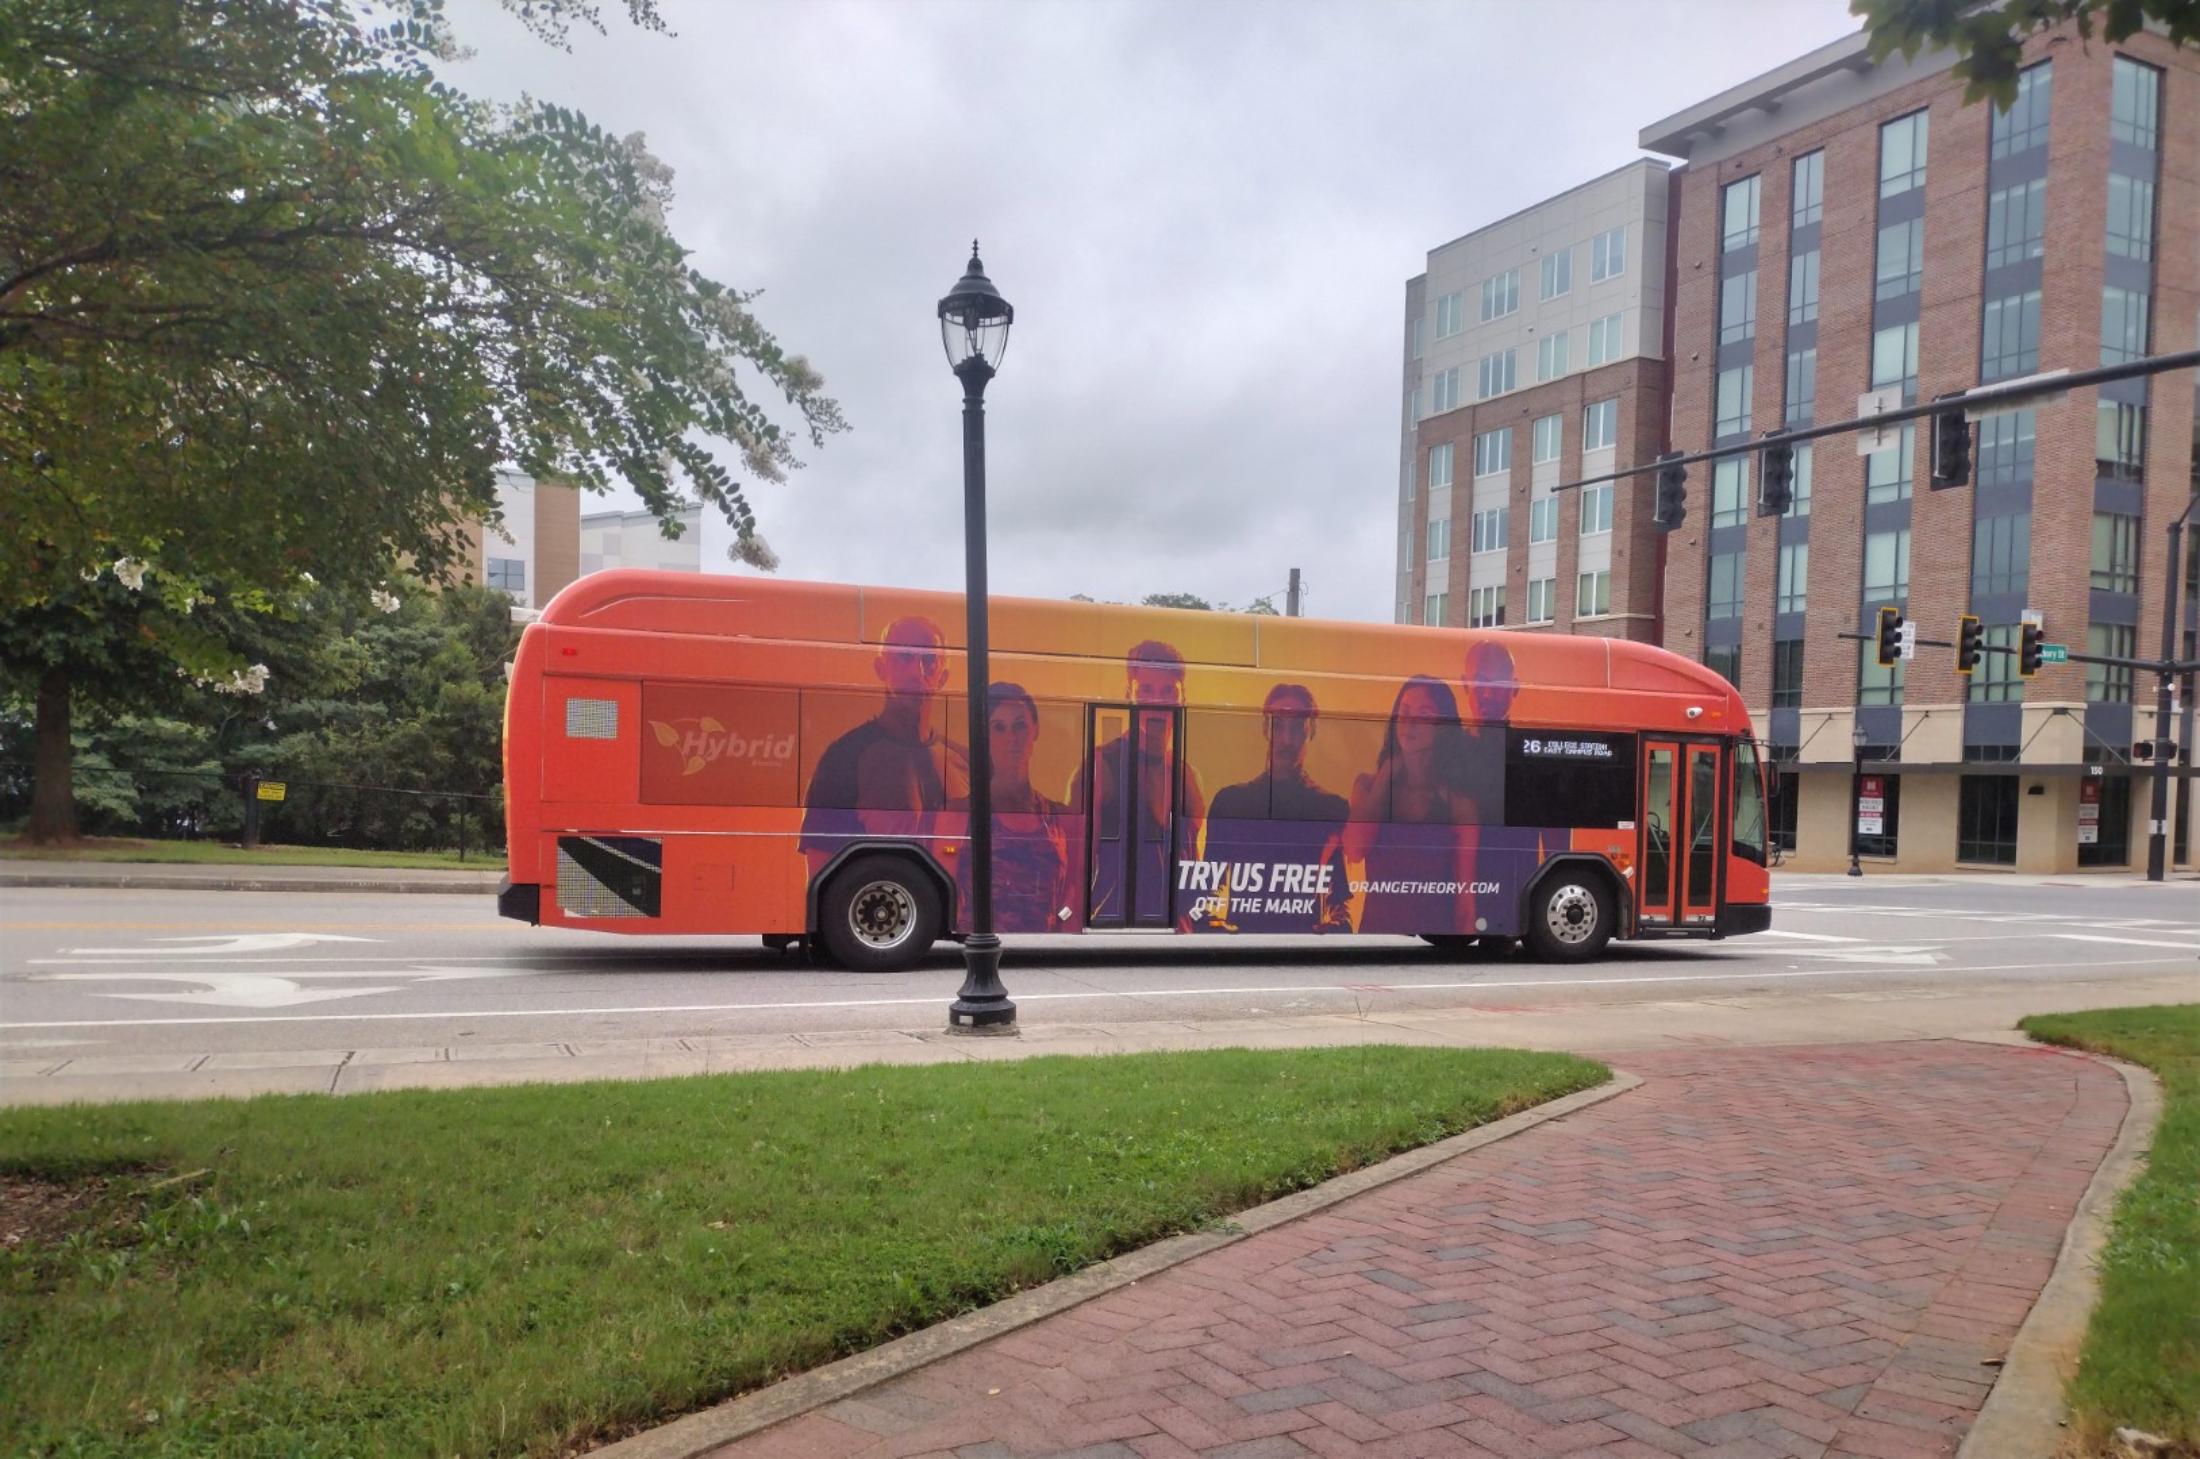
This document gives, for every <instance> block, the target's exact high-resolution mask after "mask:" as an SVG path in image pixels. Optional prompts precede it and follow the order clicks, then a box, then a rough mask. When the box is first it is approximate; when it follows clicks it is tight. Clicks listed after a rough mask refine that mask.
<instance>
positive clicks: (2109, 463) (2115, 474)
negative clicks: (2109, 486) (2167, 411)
mask: <svg viewBox="0 0 2200 1459" xmlns="http://www.w3.org/2000/svg"><path fill="white" fill-rule="evenodd" d="M2146 458H2147V408H2146V407H2145V406H2143V405H2136V404H2134V403H2132V402H2131V401H2128V400H2104V401H2102V402H2101V403H2100V405H2099V407H2098V408H2097V409H2096V410H2095V413H2094V441H2093V469H2094V470H2095V471H2096V472H2098V473H2099V474H2100V475H2102V476H2107V477H2112V478H2114V479H2115V480H2117V481H2144V480H2145V479H2146ZM2194 459H2195V460H2200V455H2196V456H2195V457H2194Z"/></svg>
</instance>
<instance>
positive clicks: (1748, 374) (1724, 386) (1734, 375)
mask: <svg viewBox="0 0 2200 1459" xmlns="http://www.w3.org/2000/svg"><path fill="white" fill-rule="evenodd" d="M1756 375H1757V370H1756V367H1755V366H1754V365H1744V366H1742V367H1741V368H1740V369H1738V370H1721V371H1720V372H1719V389H1718V416H1717V419H1716V420H1715V422H1714V423H1713V425H1712V428H1711V433H1712V434H1713V435H1714V436H1735V435H1747V434H1748V433H1749V419H1750V415H1751V412H1752V409H1753V404H1752V401H1751V398H1750V397H1751V394H1752V391H1753V389H1754V387H1755V383H1756Z"/></svg>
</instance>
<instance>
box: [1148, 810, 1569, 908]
mask: <svg viewBox="0 0 2200 1459" xmlns="http://www.w3.org/2000/svg"><path fill="white" fill-rule="evenodd" d="M1308 829H1309V828H1308V826H1307V824H1306V823H1303V822H1301V823H1292V822H1283V821H1253V820H1219V821H1210V822H1208V825H1207V847H1208V854H1207V855H1206V857H1204V858H1203V859H1201V860H1199V861H1196V862H1185V863H1182V864H1181V865H1179V867H1178V868H1177V906H1178V909H1179V911H1181V912H1183V913H1185V914H1186V915H1188V916H1189V917H1190V919H1191V930H1192V931H1194V932H1204V933H1213V932H1223V933H1229V932H1270V933H1272V932H1375V933H1389V934H1394V935H1405V936H1421V935H1424V934H1428V935H1443V934H1464V935H1467V936H1474V935H1477V934H1479V935H1483V936H1489V937H1517V936H1518V935H1519V934H1520V915H1521V914H1520V905H1521V893H1522V892H1523V891H1524V890H1525V889H1526V887H1527V885H1528V883H1529V882H1530V881H1531V880H1533V879H1534V876H1535V873H1536V871H1537V869H1538V868H1540V867H1541V866H1542V865H1543V863H1544V861H1545V860H1546V859H1547V858H1548V857H1549V856H1551V855H1554V854H1556V853H1557V852H1560V851H1563V850H1565V849H1567V847H1568V845H1569V837H1570V835H1571V834H1572V833H1571V832H1569V831H1565V830H1560V829H1553V828H1548V827H1535V826H1471V825H1469V826H1453V825H1411V824H1402V823H1397V822H1373V823H1365V824H1360V825H1355V826H1351V827H1344V828H1339V830H1338V831H1337V832H1336V833H1335V836H1334V838H1333V839H1332V840H1331V841H1330V842H1329V843H1328V844H1327V845H1317V844H1316V843H1313V842H1311V841H1310V840H1309V839H1308V837H1307V832H1308ZM1309 846H1313V847H1314V849H1313V850H1312V852H1311V854H1310V853H1309V849H1308V848H1309ZM1347 846H1348V847H1350V848H1351V849H1350V851H1349V852H1347V851H1344V850H1342V849H1341V848H1342V847H1347ZM1218 851H1219V852H1220V853H1221V854H1219V855H1218V854H1217V853H1218ZM1324 888H1327V890H1324Z"/></svg>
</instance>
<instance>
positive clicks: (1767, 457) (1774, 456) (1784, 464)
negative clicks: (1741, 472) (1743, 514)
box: [1757, 441, 1795, 517]
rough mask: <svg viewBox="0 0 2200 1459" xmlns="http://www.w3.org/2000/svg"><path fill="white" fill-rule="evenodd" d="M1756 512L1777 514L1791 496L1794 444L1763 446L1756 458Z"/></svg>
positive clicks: (1775, 515)
mask: <svg viewBox="0 0 2200 1459" xmlns="http://www.w3.org/2000/svg"><path fill="white" fill-rule="evenodd" d="M1757 481H1758V488H1757V515H1758V516H1760V517H1777V516H1780V515H1781V514H1783V513H1784V512H1786V511H1787V509H1788V506H1789V504H1790V503H1792V502H1793V501H1794V500H1795V448H1794V447H1793V446H1790V445H1788V444H1787V443H1786V442H1784V441H1783V442H1780V443H1778V444H1775V445H1770V446H1767V447H1765V449H1764V450H1763V452H1761V453H1760V454H1759V456H1758V459H1757Z"/></svg>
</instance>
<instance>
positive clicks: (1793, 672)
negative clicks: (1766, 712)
mask: <svg viewBox="0 0 2200 1459" xmlns="http://www.w3.org/2000/svg"><path fill="white" fill-rule="evenodd" d="M1772 707H1773V708H1774V709H1801V708H1802V707H1803V640H1801V639H1799V638H1780V639H1774V640H1773V643H1772Z"/></svg>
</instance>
